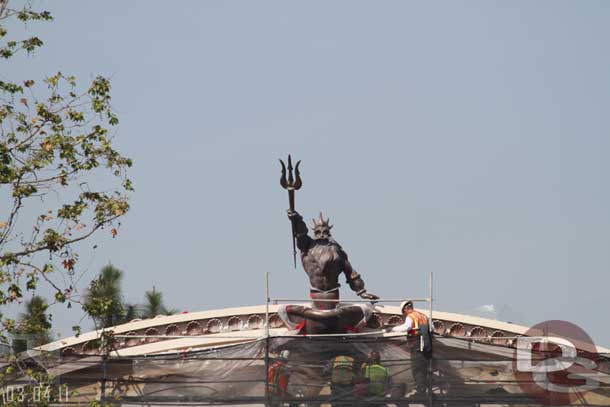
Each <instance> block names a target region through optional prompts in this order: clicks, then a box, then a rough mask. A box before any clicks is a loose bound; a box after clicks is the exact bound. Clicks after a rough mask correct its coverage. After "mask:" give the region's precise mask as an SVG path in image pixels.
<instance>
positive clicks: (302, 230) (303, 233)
mask: <svg viewBox="0 0 610 407" xmlns="http://www.w3.org/2000/svg"><path fill="white" fill-rule="evenodd" d="M288 219H290V221H291V222H292V224H293V225H294V235H295V236H294V237H295V239H296V242H297V248H298V249H299V250H300V251H301V253H306V252H307V251H308V250H309V247H310V246H311V242H312V240H313V239H312V238H311V237H309V235H308V229H307V224H306V223H305V221H303V217H302V216H301V215H300V214H299V213H298V212H297V211H292V210H290V209H289V210H288Z"/></svg>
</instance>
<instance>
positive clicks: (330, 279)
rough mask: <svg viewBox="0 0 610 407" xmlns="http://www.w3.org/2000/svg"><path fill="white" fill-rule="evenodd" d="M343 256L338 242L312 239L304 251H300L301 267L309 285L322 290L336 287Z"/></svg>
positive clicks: (341, 268) (341, 269)
mask: <svg viewBox="0 0 610 407" xmlns="http://www.w3.org/2000/svg"><path fill="white" fill-rule="evenodd" d="M344 256H345V255H344V254H343V252H342V250H341V247H340V246H339V245H338V244H336V243H333V242H329V243H318V242H315V241H314V242H313V243H312V245H311V246H310V247H309V249H308V250H307V251H306V252H304V253H301V260H302V262H303V268H304V269H305V272H306V273H307V275H308V276H309V282H310V284H311V286H312V287H313V288H316V289H318V290H322V291H326V290H332V289H333V288H336V287H338V286H339V275H340V274H341V273H342V271H343V265H344Z"/></svg>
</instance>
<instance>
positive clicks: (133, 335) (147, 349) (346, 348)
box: [3, 305, 610, 406]
mask: <svg viewBox="0 0 610 407" xmlns="http://www.w3.org/2000/svg"><path fill="white" fill-rule="evenodd" d="M277 310H278V307H277V306H274V305H270V306H269V308H267V307H265V306H255V307H242V308H233V309H223V310H217V311H206V312H198V313H189V314H181V315H174V316H168V317H161V318H154V319H150V320H144V321H133V322H131V323H128V324H125V325H121V326H117V327H113V328H112V329H110V330H108V331H106V334H103V333H102V332H89V333H86V334H83V335H81V336H79V337H73V338H67V339H65V340H62V341H58V342H54V343H51V344H48V345H45V346H43V347H41V348H39V349H37V350H36V351H35V352H30V355H29V357H28V358H25V359H24V360H23V361H22V363H21V365H22V367H26V366H29V367H38V368H42V369H43V370H44V371H45V372H47V373H48V374H49V375H50V376H52V377H53V378H54V381H53V382H52V383H51V387H52V388H54V389H55V391H51V392H50V394H51V395H52V397H53V400H51V401H52V402H53V403H54V404H57V405H86V404H88V403H89V402H91V401H92V400H102V401H107V402H113V403H116V404H117V405H126V406H127V405H147V406H153V405H159V406H161V405H211V404H214V405H273V406H278V405H286V406H297V405H298V406H319V405H333V406H337V405H355V404H385V405H397V406H406V405H430V406H432V405H435V406H436V405H438V406H454V405H470V406H473V405H477V406H478V405H490V406H506V405H560V404H558V403H555V400H552V399H549V397H551V396H549V394H547V393H546V392H545V391H536V390H532V388H535V386H534V387H532V386H531V385H528V382H530V383H529V384H532V383H534V382H535V381H536V380H537V379H536V377H534V376H531V377H526V378H523V376H522V375H519V374H518V372H516V369H515V368H516V365H515V352H516V349H515V341H516V339H518V338H519V337H520V336H522V335H525V334H526V332H527V328H526V327H520V326H517V325H514V324H510V323H502V322H498V321H493V320H485V319H482V318H476V317H469V316H465V315H458V314H450V313H443V312H438V311H435V313H434V318H433V325H434V331H435V334H434V336H433V349H434V350H433V356H432V358H430V359H426V358H425V357H424V356H423V355H422V354H421V353H420V352H418V351H417V348H418V346H419V345H418V344H419V342H418V338H417V337H413V336H411V337H407V336H406V335H405V334H397V333H387V332H383V331H381V330H380V327H381V326H387V325H397V324H400V323H402V321H403V319H402V316H400V315H399V310H398V307H387V306H385V307H384V306H379V305H378V306H376V309H375V313H374V314H373V317H372V318H371V319H370V321H369V323H368V326H367V327H365V328H364V329H362V330H361V332H359V333H352V334H342V335H313V336H303V335H295V334H293V332H292V331H290V330H289V329H288V328H287V327H285V326H284V325H283V323H282V321H281V319H280V318H279V317H278V316H277ZM109 332H110V333H111V335H107V333H109ZM284 350H288V351H289V356H288V357H287V358H285V359H280V355H282V351H284ZM371 351H377V352H378V353H379V355H380V360H379V362H378V363H379V364H380V365H381V366H383V367H384V368H385V369H387V371H388V379H387V382H385V384H384V388H383V391H381V392H379V393H378V394H375V395H370V394H368V393H367V390H366V388H367V386H368V385H369V384H367V383H368V382H367V380H366V377H365V368H366V365H367V363H368V357H369V355H370V354H371ZM607 353H608V350H606V349H598V350H597V357H598V359H597V360H598V362H599V363H597V364H596V366H595V367H594V368H592V369H588V370H586V371H581V372H579V374H580V375H582V377H594V378H595V383H596V386H595V387H594V388H592V389H590V390H587V391H582V389H578V391H575V392H574V395H573V397H570V400H569V403H568V404H569V405H587V406H588V405H590V406H606V405H610V388H609V387H608V386H610V362H609V360H608V358H607ZM344 356H346V357H348V358H350V360H352V361H353V363H352V366H351V373H349V374H350V375H351V379H350V380H351V381H350V383H349V384H343V385H342V386H336V385H335V384H334V383H333V366H334V365H333V361H334V360H335V358H336V357H344ZM537 357H539V358H544V357H545V355H544V354H543V352H539V353H538V354H537ZM278 361H281V362H282V363H283V364H284V366H285V369H286V370H285V372H286V377H287V385H286V389H285V392H284V393H282V394H281V395H278V394H276V393H275V392H274V391H273V385H274V384H273V383H270V380H273V378H271V379H270V378H269V371H270V368H271V367H272V366H274V365H275V364H276V363H277V362H278ZM369 382H370V381H369ZM31 383H32V381H31V379H30V378H28V377H27V376H26V375H19V374H17V373H16V374H15V375H14V380H13V382H12V386H13V388H12V390H10V391H9V389H8V388H7V389H4V393H3V397H4V398H5V399H7V400H9V398H10V397H13V398H14V397H17V396H18V394H19V390H18V389H19V388H20V386H27V385H31ZM338 388H339V390H338ZM39 393H41V391H39ZM43 396H44V394H41V397H43ZM545 397H546V398H545ZM562 402H563V401H562ZM564 404H565V403H564Z"/></svg>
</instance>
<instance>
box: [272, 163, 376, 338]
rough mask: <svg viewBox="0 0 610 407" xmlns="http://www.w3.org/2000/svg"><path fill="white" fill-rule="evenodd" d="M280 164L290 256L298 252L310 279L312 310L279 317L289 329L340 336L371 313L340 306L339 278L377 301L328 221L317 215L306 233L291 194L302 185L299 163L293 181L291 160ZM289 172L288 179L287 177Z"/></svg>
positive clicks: (292, 309) (295, 309) (366, 307)
mask: <svg viewBox="0 0 610 407" xmlns="http://www.w3.org/2000/svg"><path fill="white" fill-rule="evenodd" d="M280 163H281V164H282V177H281V179H280V184H281V185H282V187H283V188H285V189H287V190H288V194H289V203H290V208H289V209H288V219H290V221H291V224H292V237H293V255H294V256H295V267H296V250H294V245H295V242H296V247H297V248H298V249H299V251H300V252H301V262H302V264H303V269H304V270H305V273H307V276H308V277H309V293H310V294H309V295H310V298H311V299H312V305H313V306H312V307H311V308H310V307H303V306H297V305H287V306H285V307H282V309H281V310H280V315H282V318H283V319H284V321H285V322H286V323H287V325H288V326H292V327H295V328H296V327H299V326H300V328H299V329H301V330H303V329H302V328H303V327H306V329H305V331H306V332H307V333H340V332H346V331H347V330H350V329H352V330H353V329H357V328H358V327H359V326H362V325H363V324H365V323H366V321H367V320H368V318H369V317H370V315H371V313H372V309H371V308H372V307H371V306H370V304H359V305H348V306H339V287H340V284H339V276H340V275H341V274H344V275H345V279H346V283H347V284H348V285H349V286H350V288H351V289H352V290H353V291H355V292H356V294H358V296H360V298H362V299H365V300H372V301H374V300H377V299H379V297H377V296H376V295H374V294H371V293H368V292H367V291H366V288H365V286H364V281H363V280H362V277H361V276H360V274H358V273H357V272H356V271H354V269H353V268H352V265H351V264H350V262H349V260H348V257H347V254H346V253H345V251H344V250H343V248H342V247H341V245H339V243H337V242H336V241H335V240H334V239H333V237H332V235H331V233H330V230H331V229H332V226H331V225H330V224H329V220H328V219H324V217H323V215H322V213H320V217H319V219H314V220H313V222H314V223H313V226H312V227H313V231H314V236H313V237H311V236H309V234H308V229H307V225H306V224H305V222H304V221H303V217H302V216H301V215H300V214H299V213H298V212H297V211H296V210H295V205H294V191H296V190H298V189H299V188H300V187H301V186H302V180H301V177H300V174H299V164H300V161H299V162H297V164H296V167H295V174H296V179H295V178H294V177H293V174H292V170H293V168H292V159H291V157H290V155H289V156H288V166H287V167H286V165H285V164H284V162H283V161H282V160H280ZM286 169H288V177H287V176H286Z"/></svg>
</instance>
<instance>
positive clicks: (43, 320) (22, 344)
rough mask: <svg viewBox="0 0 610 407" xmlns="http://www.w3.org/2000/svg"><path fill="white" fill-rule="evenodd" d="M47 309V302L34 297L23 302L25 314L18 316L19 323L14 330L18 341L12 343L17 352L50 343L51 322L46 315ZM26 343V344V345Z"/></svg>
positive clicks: (39, 297)
mask: <svg viewBox="0 0 610 407" xmlns="http://www.w3.org/2000/svg"><path fill="white" fill-rule="evenodd" d="M48 307H49V305H48V303H47V300H45V299H44V298H43V297H41V296H38V295H34V296H32V298H31V299H30V300H29V301H26V302H25V312H23V313H21V314H20V315H19V323H18V325H17V329H16V330H15V331H16V333H17V334H18V337H17V338H18V339H16V340H15V341H13V344H15V343H18V345H14V347H15V348H17V349H16V350H17V351H20V350H25V349H26V345H27V346H30V347H32V346H39V345H42V344H45V343H47V342H50V341H51V335H50V330H51V320H50V317H49V316H48V315H47V308H48ZM26 341H27V344H26Z"/></svg>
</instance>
